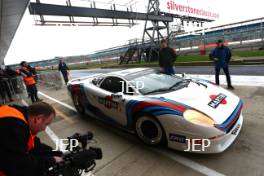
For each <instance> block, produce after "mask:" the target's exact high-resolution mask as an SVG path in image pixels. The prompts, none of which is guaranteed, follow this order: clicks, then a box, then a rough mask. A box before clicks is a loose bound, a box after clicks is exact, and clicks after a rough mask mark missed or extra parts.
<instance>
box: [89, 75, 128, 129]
mask: <svg viewBox="0 0 264 176" xmlns="http://www.w3.org/2000/svg"><path fill="white" fill-rule="evenodd" d="M122 84H124V80H123V79H122V78H119V77H115V76H108V77H106V78H105V79H104V80H103V81H102V83H101V84H100V85H99V89H97V90H96V94H95V95H96V96H95V97H94V99H93V102H92V104H93V105H94V106H95V107H98V108H99V109H100V110H101V112H102V113H103V114H104V115H106V116H107V117H109V120H113V121H115V122H118V123H119V124H121V125H126V124H127V118H126V109H125V104H126V101H125V96H126V95H124V96H123V99H124V100H123V101H116V100H114V98H113V95H115V94H117V93H120V92H123V88H122Z"/></svg>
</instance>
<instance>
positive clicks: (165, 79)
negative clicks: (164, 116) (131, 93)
mask: <svg viewBox="0 0 264 176" xmlns="http://www.w3.org/2000/svg"><path fill="white" fill-rule="evenodd" d="M130 83H131V84H132V85H133V86H135V87H136V88H137V89H138V91H139V92H140V93H141V94H143V95H147V94H154V93H160V92H168V91H174V90H177V89H180V88H183V87H184V86H188V83H189V81H186V80H184V79H182V78H180V77H177V76H174V75H166V74H163V73H155V72H152V73H148V74H145V75H140V76H139V77H136V78H134V79H132V80H131V81H130Z"/></svg>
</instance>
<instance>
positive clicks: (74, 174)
mask: <svg viewBox="0 0 264 176" xmlns="http://www.w3.org/2000/svg"><path fill="white" fill-rule="evenodd" d="M67 140H68V144H67V146H66V151H67V152H65V153H63V154H62V158H63V162H60V163H57V164H56V165H55V166H53V167H52V168H50V169H49V170H48V172H47V174H46V175H47V176H70V175H71V176H80V175H81V174H82V172H83V171H84V172H90V171H92V170H93V169H94V167H95V166H96V163H95V160H98V159H102V150H101V148H98V147H91V146H88V144H90V143H92V141H93V133H92V132H87V133H86V134H79V133H75V134H74V135H72V136H70V137H68V138H67ZM73 141H74V142H73ZM73 146H74V147H73Z"/></svg>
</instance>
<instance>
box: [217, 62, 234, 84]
mask: <svg viewBox="0 0 264 176" xmlns="http://www.w3.org/2000/svg"><path fill="white" fill-rule="evenodd" d="M220 69H221V68H218V67H215V83H216V84H217V85H219V73H220ZM223 70H224V72H225V75H226V81H227V86H232V84H231V78H230V74H229V68H228V66H227V67H223Z"/></svg>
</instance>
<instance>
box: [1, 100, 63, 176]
mask: <svg viewBox="0 0 264 176" xmlns="http://www.w3.org/2000/svg"><path fill="white" fill-rule="evenodd" d="M55 116H56V113H55V110H54V109H53V107H52V106H51V105H49V104H47V103H44V102H37V103H34V104H32V105H30V106H29V107H21V106H15V105H14V106H7V105H0V156H1V157H0V176H41V175H43V174H44V173H45V172H46V171H47V170H48V168H50V167H51V166H53V165H55V164H56V163H59V162H61V161H63V159H62V158H61V157H59V156H53V155H55V153H54V154H53V152H52V148H51V147H49V146H47V145H45V144H42V143H41V142H40V140H39V138H37V137H36V135H37V134H38V133H39V132H41V131H44V130H45V129H46V127H47V126H48V125H49V124H50V123H51V122H52V121H53V119H54V118H55Z"/></svg>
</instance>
